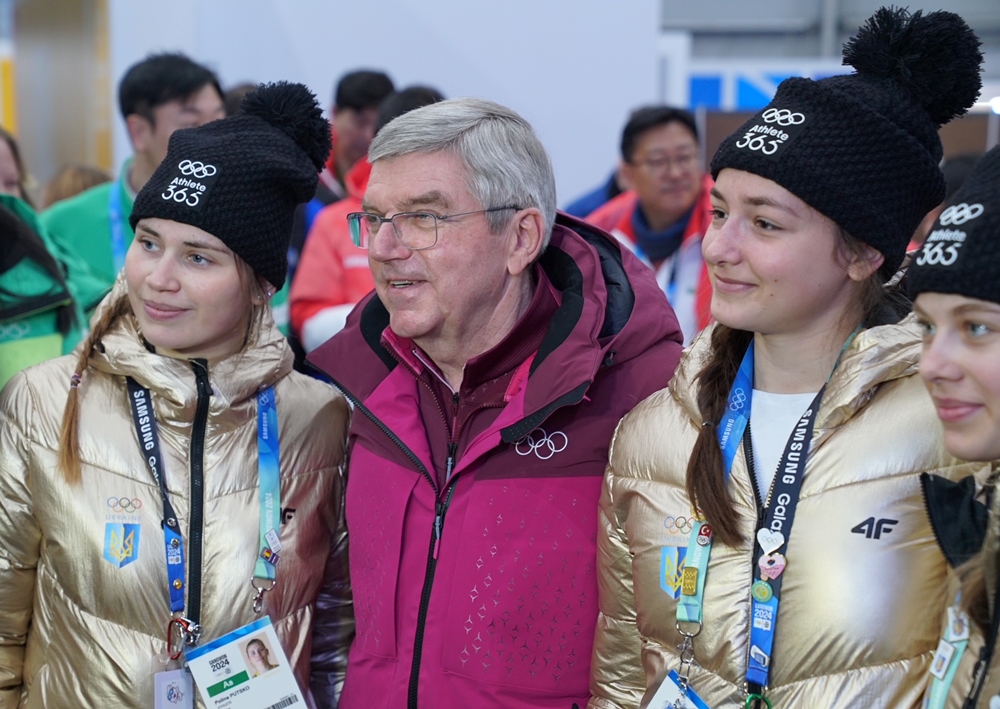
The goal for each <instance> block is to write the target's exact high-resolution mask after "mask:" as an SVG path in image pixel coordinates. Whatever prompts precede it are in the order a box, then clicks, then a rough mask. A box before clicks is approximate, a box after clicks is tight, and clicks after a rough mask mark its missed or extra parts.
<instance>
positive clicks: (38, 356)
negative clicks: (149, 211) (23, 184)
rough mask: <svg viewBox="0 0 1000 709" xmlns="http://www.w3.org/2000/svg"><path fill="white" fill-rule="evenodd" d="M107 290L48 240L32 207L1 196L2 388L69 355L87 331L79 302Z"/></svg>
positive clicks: (0, 360)
mask: <svg viewBox="0 0 1000 709" xmlns="http://www.w3.org/2000/svg"><path fill="white" fill-rule="evenodd" d="M105 290H106V289H105V286H104V283H103V282H102V281H101V280H100V279H97V278H95V277H94V276H93V275H92V274H91V273H90V272H89V271H88V270H87V268H86V266H84V265H83V264H82V263H81V260H80V258H79V257H77V256H76V255H74V254H73V253H72V252H68V251H65V250H64V249H62V248H61V247H60V246H59V245H58V244H56V243H55V242H53V241H52V240H51V239H49V238H48V236H47V235H46V233H45V230H44V228H42V226H41V225H40V224H39V222H38V217H37V215H36V214H35V212H34V211H33V210H32V209H31V207H29V206H28V205H27V204H26V203H25V202H23V201H22V200H20V199H18V198H17V197H15V196H13V195H6V194H0V387H2V386H3V385H4V384H5V383H6V382H7V380H8V379H10V378H11V377H12V376H13V375H14V374H16V373H17V372H19V371H20V370H22V369H24V368H25V367H27V366H29V365H32V364H37V363H38V362H43V361H45V360H47V359H51V358H52V357H59V356H60V355H64V354H68V353H69V352H70V351H71V350H72V349H73V348H74V347H75V346H76V344H77V342H79V341H80V338H81V337H82V334H83V328H84V327H85V326H86V321H85V320H84V317H83V311H82V310H81V308H80V303H81V302H85V301H87V300H90V299H94V298H98V297H99V296H100V295H101V294H102V293H103V292H104V291H105Z"/></svg>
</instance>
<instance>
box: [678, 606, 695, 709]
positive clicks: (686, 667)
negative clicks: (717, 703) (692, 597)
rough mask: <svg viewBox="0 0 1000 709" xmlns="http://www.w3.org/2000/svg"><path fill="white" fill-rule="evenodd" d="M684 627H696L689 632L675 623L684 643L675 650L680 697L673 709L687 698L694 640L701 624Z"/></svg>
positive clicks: (686, 624) (690, 624) (679, 622)
mask: <svg viewBox="0 0 1000 709" xmlns="http://www.w3.org/2000/svg"><path fill="white" fill-rule="evenodd" d="M684 625H685V626H696V627H695V628H694V629H693V632H689V631H687V630H685V629H684V628H682V627H681V621H677V623H676V624H675V627H676V628H677V632H678V633H680V635H681V637H682V638H684V641H683V642H682V643H681V644H680V645H678V646H677V650H678V652H679V653H680V658H681V666H680V671H679V672H678V673H677V680H678V681H677V688H678V690H680V696H679V697H678V698H677V701H676V702H675V703H674V707H675V708H679V707H682V706H683V705H684V701H685V699H686V697H687V693H688V688H689V687H690V678H691V666H692V665H693V664H694V639H695V638H696V637H698V635H700V634H701V623H684Z"/></svg>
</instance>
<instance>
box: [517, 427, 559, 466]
mask: <svg viewBox="0 0 1000 709" xmlns="http://www.w3.org/2000/svg"><path fill="white" fill-rule="evenodd" d="M535 434H541V435H537V436H536V435H535ZM568 445H569V437H568V436H567V435H566V434H565V433H563V432H562V431H556V432H554V433H552V434H551V435H549V434H548V433H546V432H545V429H544V428H536V429H535V430H534V431H532V432H531V433H529V434H528V435H527V436H525V437H524V438H522V439H521V440H519V441H518V442H517V443H515V444H514V450H516V451H517V454H518V455H530V454H532V453H534V454H535V455H536V456H538V457H539V458H541V459H542V460H548V459H549V458H551V457H552V456H554V455H555V454H556V453H562V452H563V451H564V450H566V446H568Z"/></svg>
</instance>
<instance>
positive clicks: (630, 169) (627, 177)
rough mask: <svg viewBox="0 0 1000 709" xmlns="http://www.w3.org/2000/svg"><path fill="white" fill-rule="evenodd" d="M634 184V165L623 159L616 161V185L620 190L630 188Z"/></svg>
mask: <svg viewBox="0 0 1000 709" xmlns="http://www.w3.org/2000/svg"><path fill="white" fill-rule="evenodd" d="M634 185H635V165H633V164H632V163H629V162H625V161H624V160H620V161H619V162H618V186H619V187H621V188H622V192H624V191H626V190H630V189H632V188H633V186H634Z"/></svg>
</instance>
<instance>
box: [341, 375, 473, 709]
mask: <svg viewBox="0 0 1000 709" xmlns="http://www.w3.org/2000/svg"><path fill="white" fill-rule="evenodd" d="M330 381H331V383H332V384H333V385H334V386H335V387H337V389H339V390H340V391H341V393H343V395H344V396H345V397H347V400H348V401H350V402H351V404H352V405H353V406H354V408H355V409H356V410H357V411H360V412H361V413H362V414H363V415H364V416H365V417H366V418H367V419H368V420H369V421H371V422H372V423H373V424H375V427H376V428H378V429H379V430H380V431H382V433H384V434H385V435H386V436H387V437H388V438H389V440H390V441H392V442H393V443H394V444H395V445H396V447H398V448H399V449H400V450H401V451H402V452H403V454H404V455H406V457H407V458H409V459H410V461H411V462H412V463H413V464H414V465H415V466H416V467H417V470H418V471H420V474H421V475H422V476H423V477H424V478H425V479H426V480H427V482H428V483H429V484H430V486H431V488H432V489H433V490H434V496H435V499H436V502H435V506H434V508H435V509H434V512H435V514H434V525H433V527H432V528H431V541H430V548H429V549H428V550H427V567H426V570H425V571H424V587H423V590H422V591H421V594H420V609H419V611H418V613H417V629H416V633H415V635H414V642H413V663H412V664H411V666H410V684H409V691H408V696H407V707H408V709H416V707H417V690H418V687H419V684H420V660H421V655H422V653H423V642H424V626H425V624H426V623H427V607H428V605H430V600H431V587H432V586H433V585H434V572H435V570H436V569H437V553H438V550H439V549H440V546H441V534H442V533H443V532H444V518H445V514H446V513H447V512H448V507H449V506H450V505H451V498H452V495H454V493H455V481H454V480H452V479H451V473H452V471H454V469H455V451H456V448H457V446H456V444H455V443H450V444H449V445H448V461H447V463H446V465H445V468H446V472H447V484H446V489H447V492H448V494H447V496H446V497H445V500H444V502H443V503H442V502H441V495H440V491H439V490H438V486H437V483H435V481H434V478H433V476H432V475H431V474H430V471H428V470H427V467H426V466H425V465H424V464H423V463H422V462H421V461H420V458H418V457H417V455H416V454H415V453H414V452H413V451H411V450H410V449H409V447H408V446H407V445H406V444H405V443H403V441H402V440H400V438H399V436H397V435H396V434H395V433H393V432H392V430H391V429H390V428H389V427H388V426H386V425H385V424H384V423H382V421H380V420H379V418H378V417H377V416H376V415H375V414H374V413H372V411H371V409H369V408H368V407H367V406H365V405H364V404H363V403H361V400H360V399H358V397H356V396H354V394H352V393H351V392H350V391H348V390H347V388H346V387H344V386H343V385H341V384H340V382H338V381H337V380H336V379H333V378H331V379H330ZM441 413H442V415H443V414H444V412H443V411H442V412H441Z"/></svg>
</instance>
